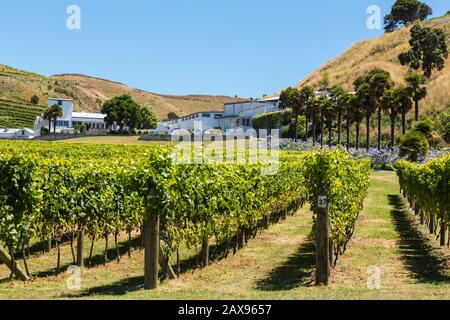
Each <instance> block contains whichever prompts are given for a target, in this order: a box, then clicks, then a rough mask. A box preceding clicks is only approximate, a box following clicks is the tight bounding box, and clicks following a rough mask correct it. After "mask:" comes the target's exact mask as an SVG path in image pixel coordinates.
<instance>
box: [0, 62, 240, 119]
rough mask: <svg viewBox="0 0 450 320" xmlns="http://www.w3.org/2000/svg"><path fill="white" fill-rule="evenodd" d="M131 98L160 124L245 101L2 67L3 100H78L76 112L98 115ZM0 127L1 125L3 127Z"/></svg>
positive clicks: (77, 75) (86, 77)
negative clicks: (109, 104) (171, 116)
mask: <svg viewBox="0 0 450 320" xmlns="http://www.w3.org/2000/svg"><path fill="white" fill-rule="evenodd" d="M122 94H129V95H131V96H132V97H133V99H135V100H136V101H137V102H138V103H140V104H150V105H152V106H153V108H154V109H155V112H156V114H157V116H158V118H159V119H160V120H163V119H165V118H166V117H167V114H168V113H169V112H175V113H176V114H178V115H180V116H181V115H186V114H190V113H194V112H201V111H213V110H223V104H224V103H226V102H231V101H241V100H243V99H240V98H234V97H227V96H208V95H189V96H170V95H160V94H156V93H150V92H147V91H144V90H139V89H135V88H131V87H128V86H127V85H125V84H122V83H119V82H113V81H109V80H104V79H99V78H95V77H90V76H86V75H79V74H61V75H55V76H52V77H45V76H42V75H39V74H36V73H31V72H27V71H23V70H18V69H14V68H11V67H9V66H5V65H0V99H5V100H12V101H17V102H19V103H28V102H29V101H30V99H31V97H32V96H33V95H37V96H38V97H39V98H40V103H41V104H44V105H45V104H46V101H47V98H48V97H61V98H70V99H74V100H75V111H80V112H83V111H84V112H99V111H100V109H101V105H102V104H103V102H104V101H105V100H107V99H111V98H113V97H115V96H118V95H122ZM0 127H1V125H0Z"/></svg>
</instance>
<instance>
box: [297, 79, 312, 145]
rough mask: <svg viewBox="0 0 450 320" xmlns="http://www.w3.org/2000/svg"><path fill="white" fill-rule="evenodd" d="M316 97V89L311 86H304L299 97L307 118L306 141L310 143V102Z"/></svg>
mask: <svg viewBox="0 0 450 320" xmlns="http://www.w3.org/2000/svg"><path fill="white" fill-rule="evenodd" d="M313 97H314V88H313V87H311V86H304V87H302V88H301V89H300V96H299V99H300V101H299V104H300V106H301V111H300V112H302V111H303V113H304V114H305V117H306V131H305V132H306V133H305V140H306V141H308V132H309V130H308V129H309V128H308V124H309V118H310V112H309V111H310V110H309V107H308V101H309V100H310V99H311V98H313Z"/></svg>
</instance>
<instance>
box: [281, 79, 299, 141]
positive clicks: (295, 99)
mask: <svg viewBox="0 0 450 320" xmlns="http://www.w3.org/2000/svg"><path fill="white" fill-rule="evenodd" d="M280 108H282V109H286V108H290V109H291V110H292V115H293V119H294V140H295V141H297V139H298V136H297V133H298V130H297V129H298V116H299V115H300V112H301V108H302V104H301V97H300V90H298V89H297V88H292V87H289V88H287V89H284V90H283V91H282V92H281V94H280Z"/></svg>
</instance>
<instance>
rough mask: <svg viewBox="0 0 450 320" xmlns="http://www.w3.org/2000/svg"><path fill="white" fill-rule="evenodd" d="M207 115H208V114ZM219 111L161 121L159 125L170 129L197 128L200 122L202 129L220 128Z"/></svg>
mask: <svg viewBox="0 0 450 320" xmlns="http://www.w3.org/2000/svg"><path fill="white" fill-rule="evenodd" d="M208 115H209V116H208ZM220 116H221V113H219V112H203V113H196V114H193V115H189V116H185V117H182V118H180V119H177V120H172V121H166V122H162V123H161V125H163V126H165V127H168V128H169V129H171V130H176V129H184V130H198V129H200V128H199V123H201V127H202V130H210V129H214V128H220V119H219V117H220Z"/></svg>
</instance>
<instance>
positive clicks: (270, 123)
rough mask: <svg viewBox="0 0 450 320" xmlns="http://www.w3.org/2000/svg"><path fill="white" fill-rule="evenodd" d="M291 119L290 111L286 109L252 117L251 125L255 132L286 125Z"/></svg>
mask: <svg viewBox="0 0 450 320" xmlns="http://www.w3.org/2000/svg"><path fill="white" fill-rule="evenodd" d="M291 118H292V111H291V110H290V109H286V110H283V111H277V112H268V113H263V114H260V115H257V116H255V117H253V119H252V123H253V128H254V129H255V130H260V129H267V130H270V129H275V128H279V127H281V126H285V125H288V124H289V122H290V120H291Z"/></svg>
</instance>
